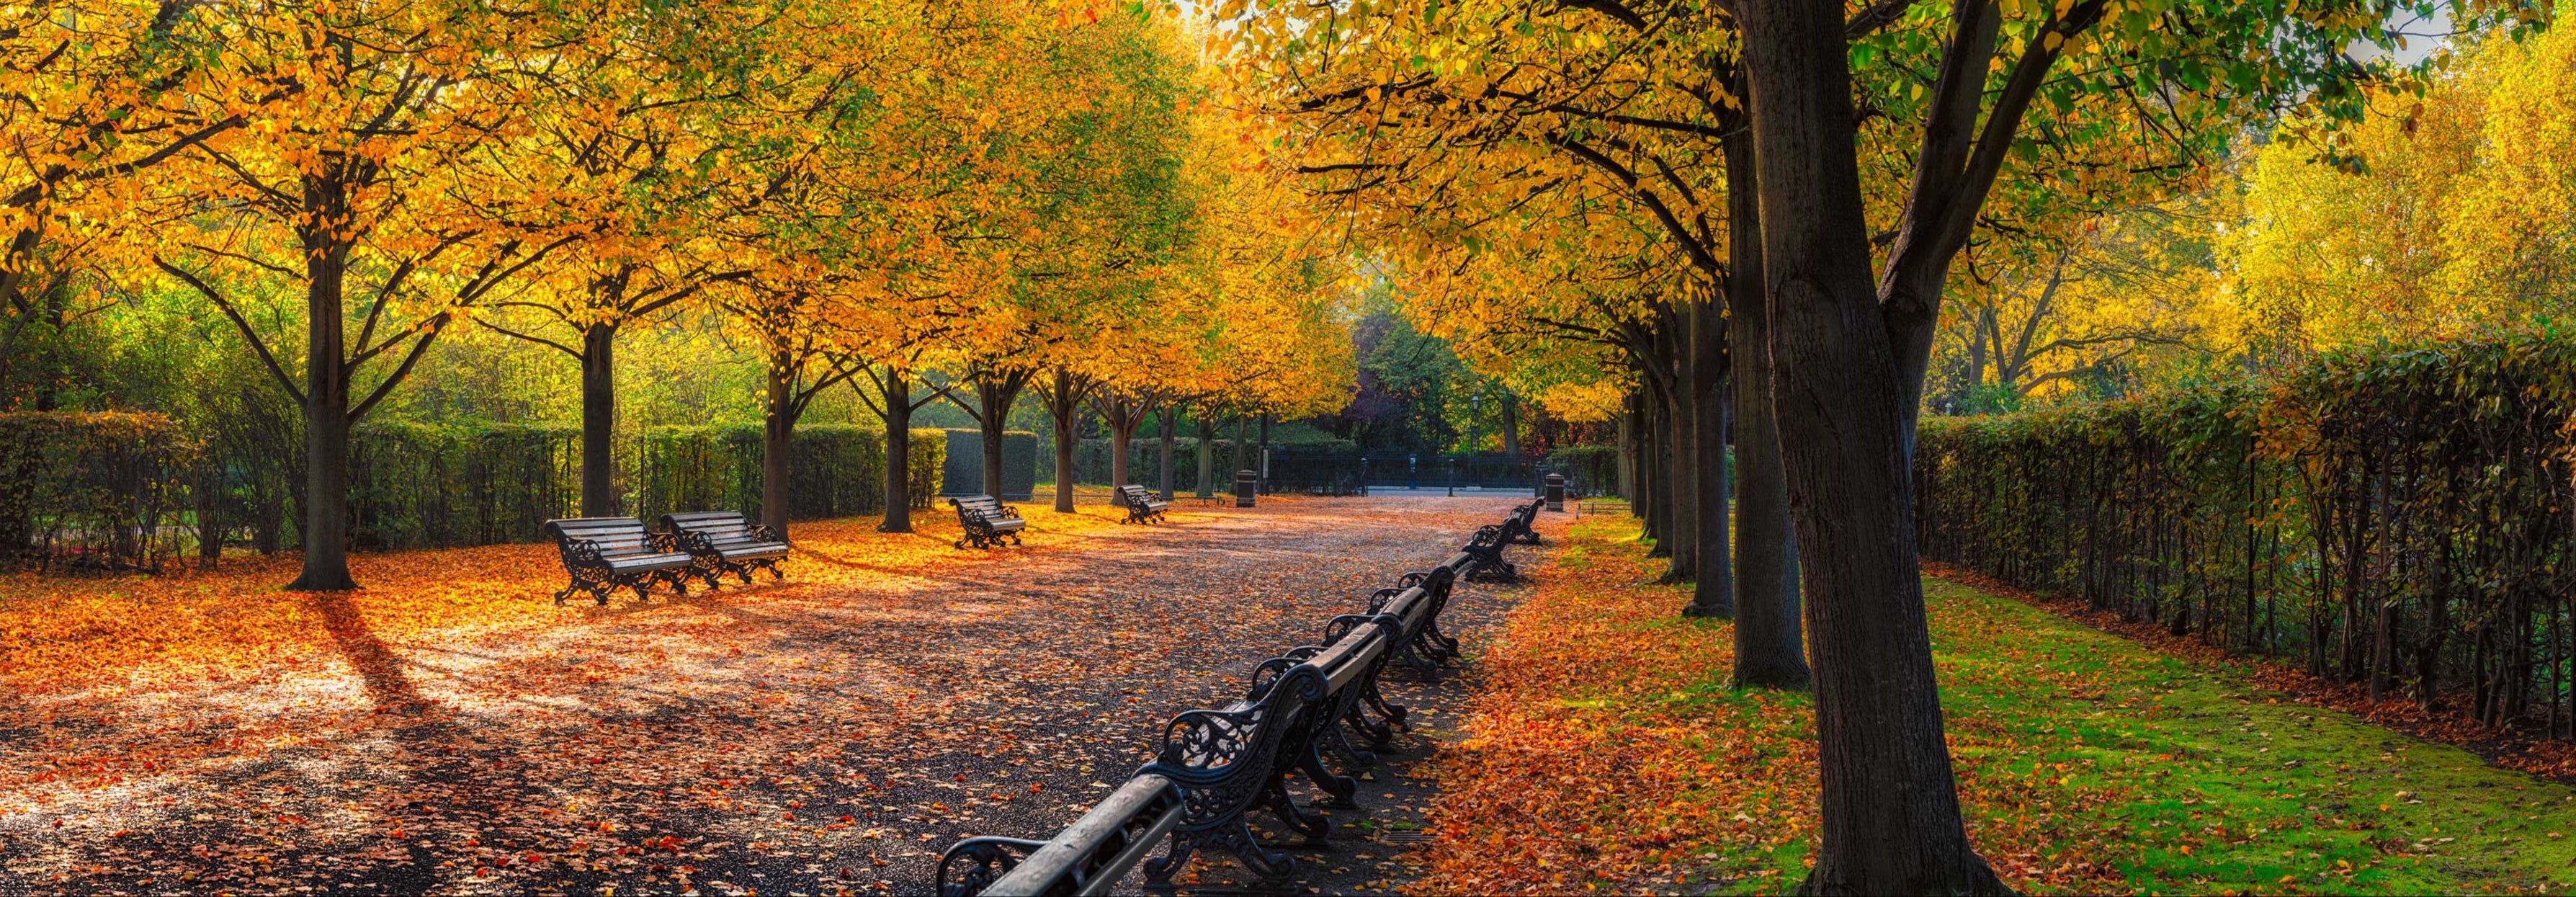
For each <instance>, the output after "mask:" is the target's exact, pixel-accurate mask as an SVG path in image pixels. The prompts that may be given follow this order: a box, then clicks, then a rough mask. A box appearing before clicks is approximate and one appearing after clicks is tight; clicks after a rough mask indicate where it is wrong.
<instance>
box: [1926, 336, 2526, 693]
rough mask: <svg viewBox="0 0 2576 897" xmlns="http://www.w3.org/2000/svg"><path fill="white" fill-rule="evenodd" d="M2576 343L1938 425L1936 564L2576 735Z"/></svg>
mask: <svg viewBox="0 0 2576 897" xmlns="http://www.w3.org/2000/svg"><path fill="white" fill-rule="evenodd" d="M2571 422H2576V342H2571V341H2569V340H2567V339H2563V338H2557V337H2554V336H2551V335H2546V334H2536V335H2517V336H2511V337H2500V338H2496V339H2491V340H2485V341H2479V342H2464V343H2454V344H2444V345H2438V346H2425V347H2412V348H2403V349H2396V350H2385V349H2383V350H2381V351H2376V352H2350V353H2342V354H2334V355H2328V356H2326V357H2323V358H2320V359H2318V360H2316V361H2314V362H2313V363H2310V364H2307V365H2306V366H2304V367H2301V368H2298V369H2296V370H2293V371H2289V372H2286V373H2283V374H2280V375H2278V376H2275V377H2272V378H2269V379H2266V380H2263V381H2260V382H2256V383H2246V384H2237V385H2228V386H2215V387H2205V388H2197V389H2191V390H2184V391H2178V392H2172V393H2166V394H2161V395H2153V396H2147V397H2141V398H2136V399H2132V400H2126V401H2121V402H2114V403H2109V404H2100V405H2086V406H2079V407H2068V408H2061V409H2055V410H2048V411H2041V412H2033V413H2025V414H2017V415H2011V416H2002V417H1978V418H1949V419H1943V418H1927V419H1925V420H1924V422H1923V425H1922V428H1921V432H1920V436H1919V441H1918V445H1917V451H1916V455H1915V474H1916V487H1915V488H1916V513H1917V518H1918V524H1919V532H1920V533H1921V538H1922V545H1921V547H1922V552H1923V554H1924V556H1926V557H1929V558H1933V559H1937V560H1943V561H1949V562H1952V563H1956V564H1960V565H1962V566H1965V567H1968V568H1970V569H1973V570H1975V571H1977V572H1980V573H1983V574H1986V575H1989V576H1993V577H1996V578H1997V579H2000V580H2003V581H2004V582H2007V583H2010V584H2012V585H2016V586H2020V587H2023V588H2028V589H2031V590H2034V591H2037V592H2040V593H2043V594H2049V595H2055V596H2063V597H2072V598H2080V599H2081V600H2083V601H2084V602H2085V603H2087V604H2088V605H2090V606H2091V607H2093V608H2095V609H2098V610H2108V611H2115V612H2117V613H2120V614H2122V615H2123V616H2125V617H2126V618H2128V619H2131V620H2133V621H2152V622H2154V623H2157V624H2160V625H2163V626H2165V627H2166V628H2167V629H2169V630H2170V631H2172V632H2174V633H2176V634H2190V635H2196V636H2197V637H2200V638H2202V639H2205V640H2207V641H2209V642H2211V643H2214V644H2218V645H2222V646H2225V647H2228V648H2230V649H2233V650H2238V651H2243V652H2249V653H2261V654H2270V655H2276V656H2284V657H2289V658H2294V659H2297V660H2298V661H2300V662H2302V663H2304V664H2305V665H2306V667H2307V668H2308V669H2309V670H2310V671H2311V672H2313V673H2315V674H2317V675H2319V676H2323V677H2326V678H2328V679H2331V680H2335V681H2342V682H2359V683H2367V685H2368V687H2369V688H2370V689H2371V690H2372V692H2373V693H2374V694H2379V695H2383V696H2404V697H2407V698H2410V699H2412V700H2415V701H2418V702H2421V703H2423V704H2424V705H2426V706H2427V707H2432V706H2436V705H2453V706H2455V707H2456V709H2458V710H2461V711H2464V712H2465V713H2467V714H2468V715H2470V716H2471V717H2473V718H2475V719H2477V720H2479V721H2481V722H2484V723H2487V724H2490V725H2498V726H2507V725H2512V726H2525V727H2529V728H2532V729H2535V730H2538V731H2542V732H2546V733H2548V734H2550V735H2553V736H2561V737H2566V736H2576V705H2571V703H2570V698H2571V695H2576V687H2572V686H2576V619H2571V617H2570V615H2569V613H2570V604H2569V595H2570V592H2571V589H2570V587H2571V586H2576V581H2571V579H2570V577H2571V576H2576V563H2570V562H2571V561H2576V528H2572V527H2571V525H2570V524H2571V519H2576V518H2571V516H2570V515H2571V513H2576V494H2571V485H2570V484H2571V475H2576V467H2571V463H2570V462H2571V458H2576V431H2571Z"/></svg>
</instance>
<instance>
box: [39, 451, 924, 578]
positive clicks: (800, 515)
mask: <svg viewBox="0 0 2576 897" xmlns="http://www.w3.org/2000/svg"><path fill="white" fill-rule="evenodd" d="M190 429H191V428H188V427H185V426H182V425H181V424H179V423H177V422H174V421H173V420H171V419H170V418H168V417H165V416H162V415H158V414H121V413H102V414H92V413H67V412H9V413H0V563H5V564H7V565H9V566H16V567H35V568H38V569H46V568H51V567H55V566H61V565H69V566H80V567H96V568H106V569H120V570H155V569H158V568H159V567H160V566H161V565H162V563H164V562H165V561H167V560H169V559H171V558H174V557H178V556H181V555H183V554H186V553H188V552H190V551H194V552H195V553H197V554H198V555H200V556H206V557H211V556H213V555H215V554H216V553H217V552H219V551H220V549H221V548H222V547H223V546H226V545H241V546H247V547H250V548H253V549H256V550H260V551H274V550H278V549H281V548H292V547H294V546H295V545H296V544H297V542H298V541H299V539H298V533H297V530H298V529H299V526H298V524H299V523H300V521H301V520H302V518H303V504H304V470H303V464H302V461H303V457H302V454H301V452H300V451H297V450H296V449H299V448H300V447H301V444H302V440H301V437H300V434H298V433H297V432H295V431H294V428H293V427H292V426H291V425H289V426H279V425H278V422H270V425H269V426H266V427H261V426H241V427H221V426H218V427H215V428H212V431H211V433H210V435H209V436H208V437H207V438H202V439H200V438H197V437H195V436H193V435H192V434H191V432H190ZM580 443H581V434H580V431H579V430H578V429H575V428H571V427H552V426H525V425H498V426H474V427H458V426H425V425H413V424H399V423H397V424H371V425H367V426H364V427H361V428H359V429H358V430H357V431H356V432H353V433H352V434H351V439H350V451H349V461H350V466H349V515H350V542H351V544H352V546H353V547H357V548H362V549H397V548H443V547H458V546H468V545H488V544H495V543H503V542H526V541H531V540H534V539H535V538H536V537H537V527H538V526H539V525H540V524H543V523H544V522H545V521H546V520H549V519H552V518H556V517H566V516H572V515H573V514H575V513H577V511H578V507H579V505H580V494H581V490H580V480H579V476H580V455H581V448H580ZM792 452H793V461H792V467H791V470H792V476H791V479H792V483H791V484H790V487H789V491H790V494H792V495H794V496H795V502H796V503H795V506H794V507H793V508H791V509H790V513H789V516H791V517H793V518H797V519H814V518H823V517H844V516H853V515H860V514H872V513H879V512H881V511H883V508H882V507H881V503H882V500H883V489H884V484H883V482H882V477H883V476H884V474H883V471H884V469H885V467H884V462H885V437H884V434H883V433H881V432H879V431H876V430H871V429H862V428H858V427H850V426H832V425H818V426H807V427H800V428H798V431H797V434H796V439H795V441H794V443H793V448H792ZM945 456H946V440H945V434H943V433H942V432H941V431H938V430H914V431H913V439H912V454H911V458H910V461H911V464H910V465H909V469H910V490H909V491H910V493H911V496H912V498H913V501H914V503H915V504H916V505H917V506H920V507H928V506H929V505H930V502H931V500H932V498H933V496H935V495H936V494H937V493H938V491H939V482H940V468H941V464H942V462H943V461H944V460H945ZM628 475H629V476H628V481H629V483H630V486H631V491H630V492H629V493H628V494H627V495H625V496H624V502H623V503H624V504H625V506H626V507H627V508H628V512H629V513H633V514H637V515H639V516H647V517H649V516H652V515H655V514H661V513H665V512H668V511H673V510H696V509H704V508H727V509H740V510H742V511H744V512H745V513H749V514H755V515H756V514H759V513H760V511H761V489H760V476H761V444H760V428H759V427H758V426H747V427H695V428H666V429H656V430H654V431H652V432H650V433H647V434H646V435H645V438H644V439H643V440H642V442H641V444H640V445H638V446H636V448H635V461H634V462H632V463H630V464H629V467H628Z"/></svg>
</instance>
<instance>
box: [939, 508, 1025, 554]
mask: <svg viewBox="0 0 2576 897" xmlns="http://www.w3.org/2000/svg"><path fill="white" fill-rule="evenodd" d="M948 504H949V506H951V507H954V508H956V509H957V526H958V528H960V529H963V530H965V531H966V532H965V535H964V536H963V537H961V538H959V539H958V540H957V542H956V544H957V547H959V548H964V547H966V546H967V545H969V544H972V545H974V546H975V547H977V548H992V547H995V546H998V545H1001V544H1002V540H1004V539H1009V540H1011V544H1013V545H1018V544H1020V531H1021V530H1024V529H1027V528H1028V526H1029V522H1028V521H1027V520H1025V519H1022V518H1021V517H1020V509H1018V508H1014V507H1011V506H1010V505H1006V504H1003V503H1002V500H1001V499H998V498H994V497H992V496H990V495H961V496H958V497H956V498H952V499H949V500H948Z"/></svg>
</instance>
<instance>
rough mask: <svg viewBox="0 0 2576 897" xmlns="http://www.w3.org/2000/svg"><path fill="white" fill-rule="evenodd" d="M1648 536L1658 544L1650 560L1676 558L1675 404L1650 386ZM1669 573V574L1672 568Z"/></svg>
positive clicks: (1648, 553)
mask: <svg viewBox="0 0 2576 897" xmlns="http://www.w3.org/2000/svg"><path fill="white" fill-rule="evenodd" d="M1646 392H1647V396H1646V408H1645V417H1646V442H1645V445H1644V446H1642V448H1643V449H1644V450H1645V457H1646V484H1645V485H1646V502H1647V505H1646V508H1647V510H1646V534H1647V535H1648V536H1652V537H1653V538H1654V540H1655V547H1654V548H1652V549H1649V550H1648V551H1647V552H1646V556H1647V557H1657V558H1669V557H1672V555H1673V543H1674V542H1675V541H1677V540H1676V539H1675V537H1674V535H1673V500H1672V499H1673V414H1672V407H1673V406H1672V402H1670V401H1668V400H1666V399H1665V398H1664V391H1663V390H1662V389H1660V388H1658V387H1655V386H1653V385H1652V384H1651V383H1650V384H1649V385H1648V386H1647V387H1646ZM1666 572H1667V573H1669V572H1670V568H1669V566H1668V567H1667V568H1666Z"/></svg>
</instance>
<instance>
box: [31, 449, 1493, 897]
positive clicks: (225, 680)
mask: <svg viewBox="0 0 2576 897" xmlns="http://www.w3.org/2000/svg"><path fill="white" fill-rule="evenodd" d="M1508 505H1509V500H1508V499H1501V498H1476V499H1470V498H1459V499H1438V498H1429V499H1406V500H1366V499H1356V500H1326V499H1314V500H1272V499H1264V501H1263V505H1262V507H1261V508H1258V509H1253V510H1244V511H1238V510H1236V509H1232V508H1224V509H1218V508H1212V507H1211V508H1197V507H1184V508H1179V509H1176V510H1175V513H1173V515H1172V517H1173V520H1174V523H1173V524H1171V525H1166V526H1154V527H1123V526H1117V525H1115V524H1114V522H1113V515H1114V513H1115V512H1113V511H1111V510H1110V509H1108V508H1100V507H1086V508H1082V509H1080V512H1079V513H1076V514H1069V515H1060V514H1053V513H1050V512H1047V511H1045V510H1044V509H1043V506H1042V505H1040V506H1035V507H1026V508H1025V510H1027V511H1028V512H1029V513H1030V515H1031V534H1030V535H1029V537H1028V539H1027V541H1028V543H1029V544H1028V546H1027V547H1025V548H1019V549H1002V550H998V551H992V552H983V551H971V550H969V551H960V550H956V549H954V548H952V547H951V546H950V544H949V543H950V540H951V539H952V538H954V536H955V529H956V524H955V521H954V518H953V515H944V514H937V513H923V514H920V515H918V516H917V522H918V524H919V526H920V531H919V532H917V533H914V534H908V535H899V534H881V533H876V532H874V531H873V525H874V521H873V520H847V521H824V522H813V523H801V524H798V525H796V527H795V528H794V533H793V535H794V536H795V538H796V541H797V553H796V555H795V556H794V558H793V559H792V560H791V561H790V562H789V564H788V568H789V578H788V580H787V581H786V582H784V583H772V582H770V581H768V579H767V578H766V577H763V578H762V579H761V581H759V582H758V583H755V584H752V585H740V584H729V585H728V586H727V587H726V588H725V589H723V590H721V591H717V592H713V593H709V592H706V591H704V590H698V591H694V592H693V593H692V594H691V595H689V596H687V597H685V598H672V597H667V596H664V595H661V594H658V593H657V594H656V596H655V597H654V598H653V599H652V600H651V601H649V602H638V601H636V600H635V599H634V598H633V597H632V596H631V594H622V595H620V596H618V597H617V598H615V599H614V600H613V601H612V602H611V604H610V605H609V606H607V607H596V606H593V605H591V604H590V603H589V602H587V601H586V600H581V599H576V600H575V601H574V602H573V603H572V604H568V605H565V606H562V607H557V606H555V605H554V604H553V603H552V602H551V600H550V597H549V596H550V595H551V593H552V591H553V590H554V589H555V588H557V587H558V586H559V585H560V583H561V576H562V574H561V568H560V565H559V564H558V562H557V561H556V559H555V555H554V552H553V549H552V548H551V547H550V546H532V545H520V546H494V547H488V548H476V549H465V550H455V551H435V552H417V553H400V554H380V555H362V556H358V557H356V558H354V559H353V562H352V567H353V572H354V574H355V576H356V578H357V579H358V581H359V582H360V583H361V584H362V585H364V586H366V588H364V589H361V590H359V591H356V592H347V593H328V594H297V593H289V592H284V591H281V590H279V589H278V588H277V585H278V584H280V583H283V582H284V581H286V580H288V579H290V578H292V574H293V564H292V561H291V559H269V560H261V559H240V560H234V559H228V560H227V561H226V562H225V563H224V565H223V566H222V568H221V569H220V570H216V571H210V572H201V573H193V574H189V575H183V576H172V577H165V578H118V579H100V578H89V579H77V578H52V579H37V578H32V577H25V578H19V579H16V580H14V581H12V582H11V583H10V584H9V589H8V590H7V592H6V593H5V594H6V597H5V598H0V688H6V689H7V690H8V692H9V694H8V695H7V700H6V701H5V702H0V892H6V893H26V892H37V891H43V892H57V891H63V892H77V893H159V892H170V891H182V892H190V893H223V892H232V893H304V892H308V891H311V892H333V893H404V894H410V893H428V892H438V893H456V894H484V893H490V894H519V893H575V892H578V893H590V894H597V893H682V892H685V891H688V890H690V889H693V888H694V889H697V890H699V891H700V892H702V893H708V894H738V893H753V892H766V893H825V894H828V893H864V892H884V891H892V892H898V893H923V892H925V891H926V890H927V888H928V882H929V879H930V872H931V864H932V863H933V862H934V861H935V859H936V857H937V854H938V851H939V850H940V849H942V848H944V847H945V846H946V845H947V844H948V843H950V842H951V841H952V840H954V839H955V838H958V837H962V836H965V835H971V834H1004V835H1014V836H1023V837H1026V836H1042V835H1043V834H1045V833H1047V832H1051V831H1053V830H1054V829H1055V828H1057V827H1060V826H1062V825H1063V824H1064V823H1066V822H1070V821H1071V820H1072V819H1073V818H1074V816H1076V815H1078V814H1079V813H1080V811H1081V810H1082V809H1084V808H1086V807H1087V805H1088V802H1089V801H1090V800H1091V799H1094V798H1096V797H1097V796H1099V795H1100V794H1101V793H1104V792H1105V791H1106V790H1107V788H1108V787H1109V786H1110V784H1111V783H1114V782H1117V781H1119V780H1121V779H1123V778H1124V777H1125V776H1126V774H1127V773H1128V772H1129V770H1131V769H1132V768H1133V767H1134V766H1135V765H1137V764H1139V763H1142V762H1144V761H1145V760H1147V759H1149V755H1150V752H1151V749H1152V742H1153V738H1154V736H1155V734H1156V733H1158V732H1159V731H1160V728H1161V724H1162V722H1163V721H1164V720H1165V719H1167V718H1168V717H1169V716H1170V714H1172V713H1173V712H1176V711H1178V710H1181V709H1186V708H1188V707H1194V706H1205V705H1209V704H1212V703H1216V702H1218V701H1219V700H1221V699H1223V698H1226V697H1229V696H1231V695H1233V694H1234V693H1236V691H1237V690H1238V689H1239V688H1240V685H1239V682H1240V675H1241V674H1242V673H1243V672H1244V671H1245V670H1247V669H1248V668H1249V666H1250V665H1251V664H1253V663H1256V662H1258V661H1259V660H1261V659H1263V658H1266V657H1269V656H1272V655H1274V654H1276V653H1277V652H1278V651H1280V650H1282V649H1284V648H1286V647H1288V646H1291V645H1295V644H1299V643H1304V642H1307V641H1311V640H1312V639H1313V637H1314V635H1315V633H1314V630H1316V629H1318V628H1320V625H1321V623H1322V622H1323V621H1324V620H1325V619H1327V618H1328V617H1329V616H1330V615H1331V614H1333V613H1340V612H1348V611H1350V610H1353V609H1355V606H1357V605H1359V604H1360V603H1361V602H1363V601H1364V600H1365V595H1366V594H1367V593H1368V591H1369V590H1371V589H1374V588H1376V587H1378V586H1381V585H1385V584H1387V583H1388V581H1390V580H1391V579H1393V577H1394V576H1395V575H1396V574H1397V573H1399V572H1401V571H1403V570H1406V569H1415V568H1420V567H1424V566H1428V565H1429V564H1431V563H1434V562H1436V561H1438V560H1440V559H1441V558H1443V557H1445V556H1446V555H1447V553H1448V552H1449V551H1451V550H1453V549H1454V546H1455V545H1457V544H1459V543H1461V542H1463V541H1464V540H1465V536H1466V534H1467V533H1468V532H1469V531H1470V530H1472V529H1473V528H1474V527H1475V526H1477V525H1481V524H1484V523H1490V522H1492V521H1493V520H1494V519H1496V518H1498V517H1499V515H1500V513H1501V512H1502V511H1503V510H1504V509H1505V508H1507V507H1508Z"/></svg>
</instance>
